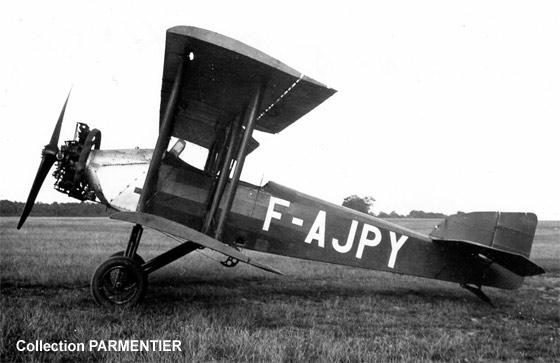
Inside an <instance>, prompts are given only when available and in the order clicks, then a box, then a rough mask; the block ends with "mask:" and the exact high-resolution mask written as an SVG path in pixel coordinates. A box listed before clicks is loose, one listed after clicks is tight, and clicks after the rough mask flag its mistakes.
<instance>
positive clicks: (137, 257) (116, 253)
mask: <svg viewBox="0 0 560 363" xmlns="http://www.w3.org/2000/svg"><path fill="white" fill-rule="evenodd" d="M116 256H124V251H119V252H115V253H113V254H112V255H111V257H116ZM132 259H133V260H134V261H136V262H138V263H139V264H140V265H143V264H144V263H146V261H144V259H143V258H142V257H141V256H140V255H139V254H137V253H135V254H134V257H133V258H132Z"/></svg>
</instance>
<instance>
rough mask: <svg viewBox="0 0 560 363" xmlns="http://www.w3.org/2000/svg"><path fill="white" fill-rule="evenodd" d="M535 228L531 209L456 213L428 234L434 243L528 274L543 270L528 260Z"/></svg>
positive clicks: (534, 219)
mask: <svg viewBox="0 0 560 363" xmlns="http://www.w3.org/2000/svg"><path fill="white" fill-rule="evenodd" d="M536 228H537V216H536V215H534V214H533V213H504V212H474V213H459V214H454V215H451V216H449V217H447V218H446V219H445V220H444V221H443V222H442V223H440V224H439V225H437V226H436V227H435V228H434V230H433V231H432V232H431V233H430V237H432V239H433V241H434V242H436V243H441V244H442V245H443V244H445V246H453V248H461V249H465V252H467V253H478V254H481V255H483V256H485V257H486V258H488V259H490V260H492V261H494V262H496V263H498V264H500V265H501V266H503V267H505V268H507V269H508V270H510V271H512V272H514V273H516V274H518V275H520V276H531V275H538V274H542V273H544V272H545V271H544V270H543V269H542V268H541V267H540V266H538V265H537V264H535V263H533V262H531V261H530V260H529V255H530V253H531V246H532V244H533V237H534V235H535V230H536Z"/></svg>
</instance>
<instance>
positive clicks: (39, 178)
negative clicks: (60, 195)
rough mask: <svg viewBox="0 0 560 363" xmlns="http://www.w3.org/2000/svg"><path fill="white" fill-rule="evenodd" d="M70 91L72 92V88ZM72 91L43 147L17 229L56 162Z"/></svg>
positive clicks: (29, 210) (26, 215)
mask: <svg viewBox="0 0 560 363" xmlns="http://www.w3.org/2000/svg"><path fill="white" fill-rule="evenodd" d="M70 92H72V90H70ZM70 92H68V96H67V97H66V101H65V102H64V106H62V111H60V116H58V121H57V122H56V125H55V127H54V130H53V133H52V136H51V141H50V142H49V143H48V144H47V145H45V147H44V148H43V152H42V159H41V164H39V169H38V170H37V175H36V176H35V180H33V185H32V186H31V190H30V191H29V196H28V197H27V201H26V202H25V207H24V208H23V212H22V213H21V217H20V218H19V223H18V225H17V229H20V228H21V226H23V223H25V220H26V219H27V217H28V216H29V213H31V209H32V208H33V205H34V204H35V199H36V198H37V194H39V190H40V189H41V185H43V182H44V181H45V178H46V177H47V174H48V173H49V170H51V167H52V166H53V164H54V163H55V162H56V154H57V153H58V138H59V136H60V128H61V127H62V119H64V112H65V111H66V104H67V103H68V99H69V98H70Z"/></svg>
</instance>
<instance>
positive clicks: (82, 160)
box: [53, 122, 101, 201]
mask: <svg viewBox="0 0 560 363" xmlns="http://www.w3.org/2000/svg"><path fill="white" fill-rule="evenodd" d="M100 145H101V131H99V130H97V129H93V130H90V128H89V126H88V125H87V124H85V123H81V122H78V123H77V124H76V131H75V132H74V140H69V141H65V142H64V145H62V146H61V147H60V149H59V151H58V152H57V153H56V169H55V171H54V173H53V176H54V177H55V178H56V182H55V184H54V188H55V189H56V190H58V191H59V192H61V193H64V194H67V195H68V196H70V197H72V198H76V199H78V200H80V201H85V200H91V201H94V200H95V191H94V190H93V189H92V188H91V186H90V185H89V184H88V182H87V178H86V173H85V170H86V162H87V158H88V156H89V153H90V151H91V150H92V149H99V147H100Z"/></svg>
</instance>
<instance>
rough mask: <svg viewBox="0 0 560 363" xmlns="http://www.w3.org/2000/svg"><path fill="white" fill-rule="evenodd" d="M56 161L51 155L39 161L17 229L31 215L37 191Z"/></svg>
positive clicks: (44, 156)
mask: <svg viewBox="0 0 560 363" xmlns="http://www.w3.org/2000/svg"><path fill="white" fill-rule="evenodd" d="M55 161H56V156H54V155H52V154H44V155H43V159H42V160H41V164H40V165H39V170H37V175H36V176H35V180H34V181H33V186H32V187H31V190H30V191H29V196H28V197H27V202H25V207H23V212H22V213H21V217H20V218H19V223H18V225H17V229H20V228H21V226H23V223H25V220H26V219H27V217H28V216H29V213H31V208H33V204H35V199H36V198H37V194H39V190H40V189H41V185H43V181H45V178H46V176H47V174H48V173H49V170H51V166H53V164H54V163H55Z"/></svg>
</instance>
